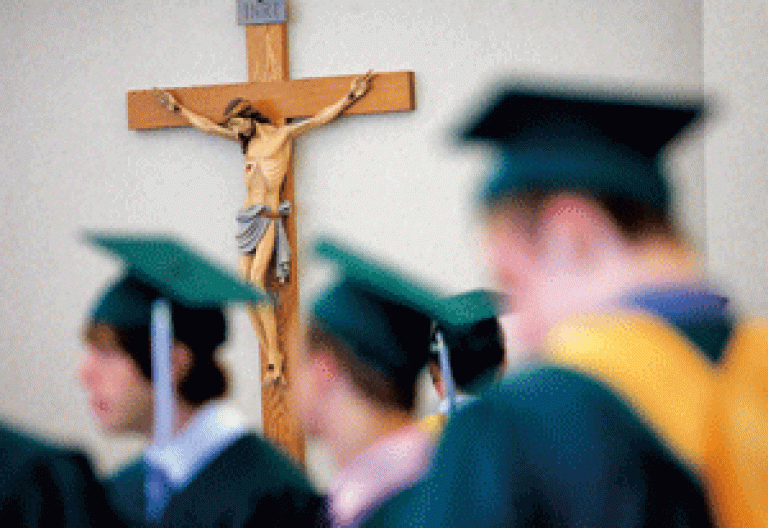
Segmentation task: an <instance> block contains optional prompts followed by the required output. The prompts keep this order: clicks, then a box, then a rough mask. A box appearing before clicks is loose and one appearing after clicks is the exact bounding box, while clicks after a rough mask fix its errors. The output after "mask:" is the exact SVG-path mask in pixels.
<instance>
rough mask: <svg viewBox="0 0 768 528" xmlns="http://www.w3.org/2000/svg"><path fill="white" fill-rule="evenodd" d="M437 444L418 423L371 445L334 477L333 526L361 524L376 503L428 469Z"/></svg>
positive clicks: (332, 487)
mask: <svg viewBox="0 0 768 528" xmlns="http://www.w3.org/2000/svg"><path fill="white" fill-rule="evenodd" d="M433 447H434V444H433V441H432V437H431V436H430V435H428V434H427V433H425V432H424V431H422V430H421V429H420V428H418V427H415V426H406V427H403V428H401V429H399V430H397V431H395V432H393V433H391V434H388V435H387V436H385V437H384V438H381V439H380V440H377V441H376V442H374V443H373V444H372V445H370V446H369V447H368V448H367V449H366V450H365V451H363V452H362V453H360V454H359V455H358V456H357V457H356V458H355V460H353V461H352V462H351V463H350V464H348V465H347V466H346V467H345V468H343V469H342V470H341V471H339V473H338V474H337V475H336V476H335V477H334V478H333V480H332V481H331V485H330V487H329V494H330V499H331V501H330V513H331V517H332V519H333V526H335V527H348V526H357V525H358V523H360V522H361V521H362V520H363V519H364V518H365V516H366V515H367V513H369V512H370V511H371V509H372V508H373V507H374V506H376V505H378V504H380V503H381V502H383V501H384V500H385V499H386V498H387V497H389V496H391V495H393V494H394V493H397V492H399V491H401V490H403V489H405V488H407V487H409V486H410V485H411V484H413V483H415V482H416V481H417V480H419V479H420V478H421V477H422V476H423V475H424V473H425V472H426V470H427V469H428V466H429V461H430V459H431V456H432V449H433Z"/></svg>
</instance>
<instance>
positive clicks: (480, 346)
mask: <svg viewBox="0 0 768 528" xmlns="http://www.w3.org/2000/svg"><path fill="white" fill-rule="evenodd" d="M503 299H504V297H503V296H502V295H501V294H499V293H496V292H492V291H489V290H485V289H478V290H472V291H468V292H465V293H461V294H458V295H454V296H451V297H448V298H446V299H444V300H443V307H444V310H445V311H446V312H448V313H450V314H453V315H454V318H453V321H454V322H450V321H445V320H436V321H435V330H436V331H439V334H440V337H442V340H441V339H439V337H438V336H437V334H435V341H434V342H433V343H432V346H431V349H430V350H431V351H432V353H433V356H432V357H434V358H435V359H437V360H438V361H439V362H440V366H441V370H442V371H443V378H444V387H445V389H444V390H445V391H446V393H447V396H448V398H449V400H450V398H451V397H452V389H453V385H454V384H455V385H456V386H457V387H458V388H459V389H461V390H462V391H464V392H467V393H476V392H478V391H479V390H480V389H481V388H482V387H483V386H485V385H486V384H487V383H488V382H489V381H492V380H493V379H495V378H496V375H497V374H498V371H499V367H500V365H501V364H502V362H503V361H504V345H503V338H502V334H501V326H500V325H499V322H498V316H499V315H501V314H502V313H503V311H504V309H505V306H506V304H505V303H504V302H503ZM456 321H461V322H460V323H458V324H457V323H456ZM441 355H444V356H445V357H441Z"/></svg>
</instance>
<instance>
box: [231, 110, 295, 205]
mask: <svg viewBox="0 0 768 528" xmlns="http://www.w3.org/2000/svg"><path fill="white" fill-rule="evenodd" d="M257 130H258V134H257V135H256V136H255V137H254V138H253V139H252V140H251V141H250V143H248V149H247V151H246V154H245V160H244V165H243V176H244V178H245V189H246V196H245V207H248V206H250V205H260V204H265V205H267V206H268V207H269V208H270V210H272V211H276V210H277V207H278V205H279V204H280V188H281V187H282V184H283V181H284V180H285V176H286V174H287V172H288V167H289V164H290V159H291V151H292V148H293V143H292V139H291V138H290V136H288V135H287V134H286V133H285V132H284V131H283V130H281V129H279V128H276V127H272V126H268V125H266V126H265V125H257Z"/></svg>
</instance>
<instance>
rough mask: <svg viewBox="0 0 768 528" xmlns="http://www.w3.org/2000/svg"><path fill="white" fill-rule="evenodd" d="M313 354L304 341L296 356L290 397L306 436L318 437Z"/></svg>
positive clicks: (314, 359)
mask: <svg viewBox="0 0 768 528" xmlns="http://www.w3.org/2000/svg"><path fill="white" fill-rule="evenodd" d="M313 352H315V351H314V350H311V349H310V347H309V344H308V340H307V339H305V341H304V342H303V343H302V346H301V347H299V353H298V354H297V361H296V369H295V372H294V383H293V390H292V391H291V396H292V398H293V406H294V408H295V409H296V412H297V414H298V417H299V421H300V422H301V425H302V427H303V428H304V430H305V431H306V433H307V435H309V436H318V435H319V434H320V432H321V431H320V429H321V428H320V415H319V413H318V409H317V400H318V395H319V388H320V387H319V384H318V381H319V380H318V375H317V374H318V373H317V372H316V369H317V368H319V365H318V360H317V356H316V355H315V354H314V353H313Z"/></svg>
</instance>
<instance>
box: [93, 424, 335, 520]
mask: <svg viewBox="0 0 768 528" xmlns="http://www.w3.org/2000/svg"><path fill="white" fill-rule="evenodd" d="M145 477H146V466H145V464H144V463H143V462H142V461H141V460H139V461H137V462H135V463H133V464H131V465H129V466H127V467H126V468H124V469H123V470H121V471H120V472H119V473H118V474H117V475H116V476H115V477H114V478H112V479H111V480H110V481H109V483H108V486H107V489H108V492H109V497H110V500H111V502H112V503H113V504H114V505H115V508H116V510H117V511H118V513H119V514H120V516H121V518H122V519H123V520H124V521H125V522H126V523H128V524H129V525H130V526H147V525H148V524H147V523H146V521H145V515H146V513H145V512H146V500H145V494H144V481H145ZM321 507H322V501H321V500H320V498H319V497H318V496H317V495H316V494H315V493H314V492H313V491H312V489H311V487H310V485H309V483H308V482H307V480H306V478H305V477H304V476H303V475H302V474H301V472H299V471H298V469H296V468H295V467H294V466H293V464H291V463H290V462H289V461H288V460H287V459H286V458H285V457H284V456H283V455H281V454H280V453H279V452H278V451H277V450H276V449H275V448H273V447H272V446H271V445H270V444H268V443H267V442H266V441H264V440H263V439H261V438H260V437H259V436H257V435H256V434H253V433H249V434H246V435H245V436H243V437H242V438H240V439H239V440H237V441H235V442H234V443H233V444H232V445H231V446H229V447H227V448H226V449H224V451H222V452H221V454H219V455H218V456H217V457H216V458H215V459H214V460H212V461H211V462H209V463H208V464H207V465H206V466H205V467H204V468H203V469H202V470H201V471H200V473H198V474H197V475H196V476H195V477H194V478H193V480H192V481H191V482H190V483H189V484H188V485H187V486H186V487H185V488H184V489H183V490H182V491H181V492H179V493H176V494H174V495H172V496H171V499H170V501H169V503H168V505H167V507H166V509H165V511H164V512H163V517H162V519H161V520H160V521H159V522H158V523H156V524H152V525H150V526H168V527H172V526H184V527H201V528H202V527H216V528H219V527H227V528H233V527H246V526H254V527H257V526H263V527H270V526H290V527H298V526H312V525H313V523H314V519H315V516H317V515H318V512H319V510H320V508H321Z"/></svg>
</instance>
